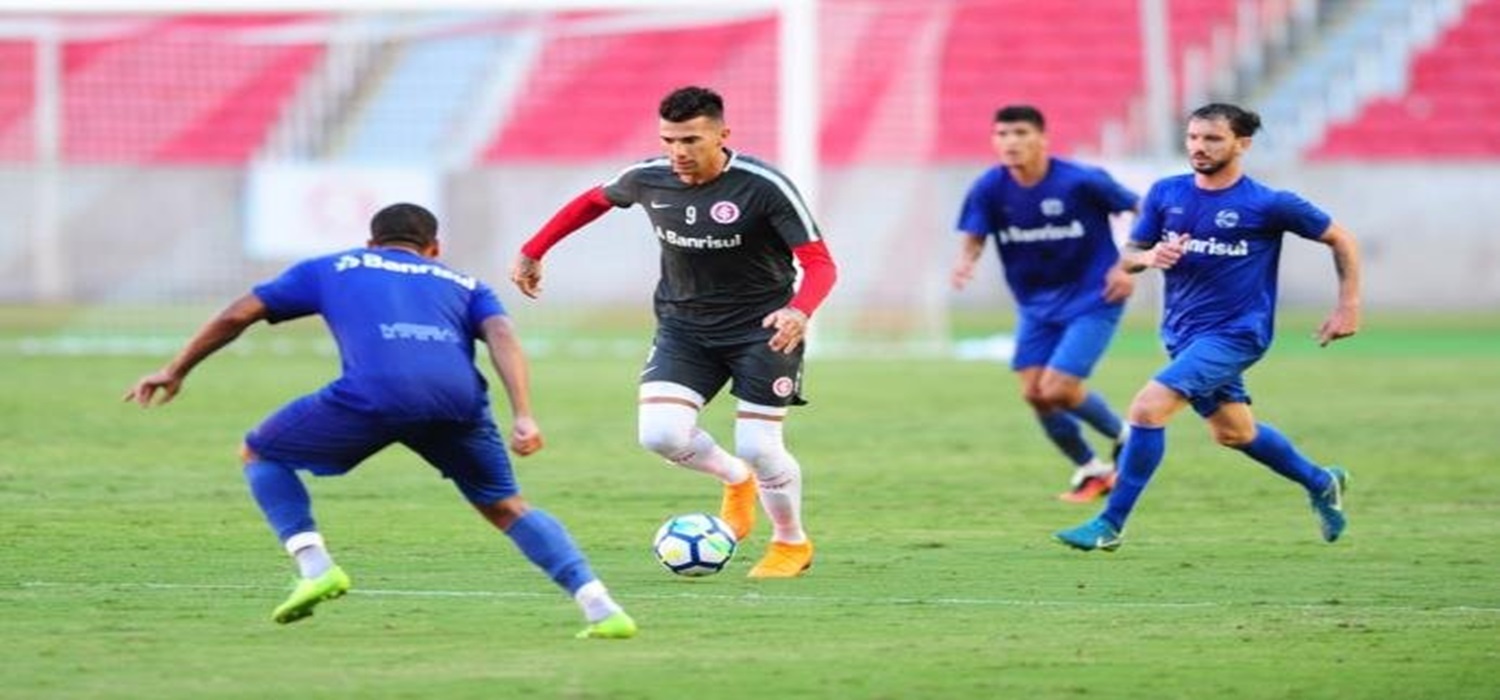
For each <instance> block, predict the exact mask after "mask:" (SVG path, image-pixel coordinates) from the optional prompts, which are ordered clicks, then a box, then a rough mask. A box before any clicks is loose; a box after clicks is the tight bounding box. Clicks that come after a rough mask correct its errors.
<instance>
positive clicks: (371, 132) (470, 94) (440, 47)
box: [334, 20, 512, 163]
mask: <svg viewBox="0 0 1500 700" xmlns="http://www.w3.org/2000/svg"><path fill="white" fill-rule="evenodd" d="M408 22H409V20H408ZM511 43H512V42H510V41H509V40H508V39H507V37H506V35H504V34H501V33H497V32H472V33H466V34H460V35H454V36H434V37H426V38H421V39H416V40H412V41H409V42H407V43H406V44H405V48H404V50H398V51H396V53H397V54H398V55H396V56H394V57H393V58H392V64H393V65H391V66H390V67H389V68H387V69H386V70H385V71H384V75H383V79H382V80H381V81H380V82H379V84H378V85H377V86H375V87H374V89H372V90H371V91H370V93H369V94H368V96H367V97H366V98H365V99H364V100H363V102H362V104H361V105H360V107H359V110H358V112H357V113H356V114H355V115H354V116H353V117H351V119H350V120H349V121H350V123H349V125H348V127H347V128H348V129H349V132H348V136H347V137H346V138H345V139H344V143H343V145H342V147H340V148H338V149H336V150H337V152H336V153H335V154H334V155H336V156H337V157H338V159H340V160H342V161H347V162H359V163H412V162H422V161H424V160H426V159H429V158H431V157H432V156H433V155H434V154H439V153H442V152H443V151H444V150H445V149H446V148H447V143H448V141H449V140H450V138H451V136H452V134H453V132H454V130H455V129H456V128H457V127H458V126H459V124H460V122H461V120H462V119H463V118H464V116H465V115H466V113H467V112H468V111H469V110H471V109H472V108H473V103H474V101H475V95H476V94H477V93H479V92H480V90H481V87H482V85H483V84H484V82H485V80H486V79H487V78H488V73H490V69H491V68H492V65H493V63H494V62H495V61H496V60H498V59H497V55H498V54H500V53H501V52H503V51H505V50H506V49H507V48H508V46H509V44H511Z"/></svg>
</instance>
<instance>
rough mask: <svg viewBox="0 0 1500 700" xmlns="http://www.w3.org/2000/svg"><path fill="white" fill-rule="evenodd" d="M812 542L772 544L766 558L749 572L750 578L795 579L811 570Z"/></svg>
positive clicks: (762, 558)
mask: <svg viewBox="0 0 1500 700" xmlns="http://www.w3.org/2000/svg"><path fill="white" fill-rule="evenodd" d="M812 558H813V544H812V540H807V541H804V542H799V543H797V544H791V543H787V542H772V543H771V548H770V549H768V550H766V556H764V557H761V560H760V563H758V564H756V565H755V568H753V569H751V570H750V573H749V574H748V575H749V577H750V578H796V577H798V576H801V575H802V572H804V571H807V570H808V569H810V568H812Z"/></svg>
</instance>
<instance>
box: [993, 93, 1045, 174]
mask: <svg viewBox="0 0 1500 700" xmlns="http://www.w3.org/2000/svg"><path fill="white" fill-rule="evenodd" d="M990 145H991V146H992V147H993V148H994V149H995V154H996V155H998V156H1000V162H1001V163H1003V164H1004V165H1006V166H1008V167H1024V166H1028V165H1033V166H1034V165H1039V164H1041V163H1042V162H1043V161H1045V160H1046V159H1047V119H1046V117H1043V116H1042V111H1041V110H1039V109H1037V108H1036V107H1033V106H1031V105H1006V106H1004V107H1001V108H1000V109H998V110H996V111H995V124H994V129H993V130H992V131H991V132H990Z"/></svg>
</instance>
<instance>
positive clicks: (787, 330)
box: [511, 86, 837, 578]
mask: <svg viewBox="0 0 1500 700" xmlns="http://www.w3.org/2000/svg"><path fill="white" fill-rule="evenodd" d="M657 113H658V116H659V117H660V119H659V121H658V122H657V130H658V136H659V137H660V138H661V146H662V151H663V156H662V157H657V158H652V159H650V160H646V161H643V162H640V163H637V164H635V165H634V166H631V167H629V168H627V169H625V170H624V171H623V172H621V173H620V174H619V175H618V176H616V177H615V178H614V179H612V180H610V181H609V182H607V183H605V184H603V185H600V186H597V187H593V188H590V189H589V190H588V191H586V192H584V193H582V194H580V195H579V196H577V197H575V198H574V199H573V200H572V201H571V202H569V203H567V204H566V205H564V206H563V208H562V209H561V210H560V211H558V212H557V213H556V214H554V215H553V216H552V218H551V219H549V220H548V221H547V223H545V224H544V225H543V226H542V228H541V230H540V231H538V232H537V233H536V235H534V236H532V237H531V239H530V240H528V241H526V243H525V245H523V246H522V248H521V252H520V254H519V255H517V256H516V261H515V264H514V265H513V266H512V268H511V281H512V282H515V284H516V286H517V288H519V289H520V290H521V292H522V293H523V294H525V295H527V296H529V297H536V296H537V295H538V294H539V293H540V292H541V281H542V256H543V255H545V254H546V253H547V251H548V250H549V249H550V248H551V247H552V246H553V245H556V244H557V243H558V242H559V241H561V240H562V239H563V238H564V237H565V236H568V235H570V234H572V233H573V232H575V231H577V230H579V229H581V228H582V227H584V226H585V225H587V224H588V223H590V222H592V221H594V220H595V219H597V218H599V217H600V216H603V215H604V213H605V212H608V211H610V210H612V209H615V208H624V207H629V206H633V205H636V204H639V205H640V206H641V208H642V209H644V210H645V212H646V216H647V217H649V218H650V221H651V227H652V229H653V232H654V233H655V234H656V240H657V242H658V244H659V245H660V248H661V279H660V281H659V282H658V283H657V285H656V295H655V311H656V318H657V331H656V338H655V339H654V341H653V342H652V346H651V353H650V355H648V356H647V359H646V363H645V364H646V366H645V367H644V368H643V369H642V371H641V375H640V387H639V393H638V397H639V400H638V407H637V418H638V429H639V432H638V438H639V441H640V444H641V446H642V447H644V448H646V449H648V450H651V451H652V452H654V453H656V454H658V455H660V456H661V457H663V458H664V459H666V460H667V461H669V462H671V463H673V464H676V465H678V466H681V467H684V468H687V469H692V470H694V471H698V472H702V473H704V474H708V475H710V476H712V477H714V478H715V479H717V480H718V481H719V482H720V483H721V484H723V497H722V499H721V500H720V508H719V513H720V515H721V516H722V517H723V519H724V521H725V522H726V523H727V524H728V525H729V526H730V528H731V529H733V530H734V536H735V537H736V538H738V539H740V540H741V541H743V540H744V539H745V538H746V537H747V536H748V535H749V534H750V532H751V528H752V527H753V526H754V522H755V501H756V497H757V494H758V495H759V499H760V504H761V506H762V507H763V508H764V509H765V511H766V514H767V515H769V516H770V520H771V545H770V547H768V548H767V550H766V554H765V556H763V557H762V558H761V560H760V561H759V562H757V563H756V565H755V566H754V567H752V568H751V569H750V572H749V574H748V575H749V576H750V577H751V578H792V577H796V576H801V575H802V573H803V572H804V571H806V570H807V569H808V568H809V567H810V566H812V560H813V543H812V539H811V538H809V537H808V535H807V532H806V530H805V529H804V528H803V524H802V467H801V464H800V463H799V462H798V461H797V458H796V457H794V456H793V455H792V453H791V452H790V451H788V450H787V448H786V443H785V440H784V439H783V431H782V426H783V424H784V423H785V421H786V419H787V414H788V408H789V407H790V406H795V405H800V404H803V403H805V401H803V399H802V353H803V348H804V347H805V346H804V345H803V340H804V339H805V333H806V329H807V321H808V318H809V317H811V316H812V314H813V312H814V311H815V310H816V309H817V308H818V305H819V304H821V303H822V301H823V299H824V298H825V297H826V296H827V295H828V292H829V290H830V289H831V288H832V287H833V283H834V281H835V280H836V279H837V271H836V268H835V266H834V263H833V258H832V257H831V256H830V255H829V253H828V248H827V247H826V246H825V245H824V243H823V235H822V233H821V232H820V231H819V230H818V226H817V224H815V223H814V222H813V218H812V214H811V212H809V210H808V208H807V204H806V203H804V202H803V201H802V196H801V195H800V194H798V193H797V189H796V187H794V186H793V185H792V183H791V181H790V180H788V179H787V177H786V176H785V175H783V174H781V173H780V172H779V171H777V170H776V169H775V168H773V167H771V166H770V165H768V164H767V163H764V162H762V161H760V160H759V159H756V158H753V157H750V156H748V155H745V154H742V153H738V152H735V151H733V150H730V149H729V148H728V147H726V146H725V141H726V140H727V139H728V138H729V127H728V126H727V125H726V124H725V121H724V100H723V98H721V97H720V96H719V94H718V93H716V92H714V91H712V90H709V89H707V88H702V87H696V86H690V87H684V88H680V89H677V90H674V91H672V92H671V93H670V94H668V95H667V96H666V97H665V98H663V99H662V101H661V103H660V105H659V106H658V109H657ZM794 259H795V260H796V261H797V262H798V263H801V265H802V272H803V275H802V280H801V283H800V284H798V283H797V270H796V268H795V267H794V266H793V264H792V261H793V260H794ZM726 385H728V386H729V390H730V393H732V394H734V396H735V397H736V398H738V399H739V402H738V404H737V405H736V411H735V426H734V454H730V453H729V452H728V451H726V450H725V449H724V448H722V447H720V446H719V444H718V442H717V441H716V440H714V438H713V436H711V435H709V434H708V432H707V431H705V430H703V429H702V428H700V427H699V426H698V417H699V414H700V413H701V411H702V410H703V408H704V406H706V405H707V404H708V402H709V401H711V400H712V399H713V398H714V396H715V395H716V394H717V393H718V392H719V391H720V390H722V389H723V388H724V387H725V386H726Z"/></svg>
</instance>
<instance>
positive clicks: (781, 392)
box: [771, 377, 797, 399]
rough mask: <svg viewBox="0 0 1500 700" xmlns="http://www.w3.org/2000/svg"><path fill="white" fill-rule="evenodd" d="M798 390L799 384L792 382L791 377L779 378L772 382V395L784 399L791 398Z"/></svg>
mask: <svg viewBox="0 0 1500 700" xmlns="http://www.w3.org/2000/svg"><path fill="white" fill-rule="evenodd" d="M796 390H797V382H795V381H792V378H791V377H777V378H776V381H774V382H771V393H773V394H775V395H777V396H779V397H781V398H783V399H784V398H786V397H788V396H791V395H792V392H793V391H796Z"/></svg>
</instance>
